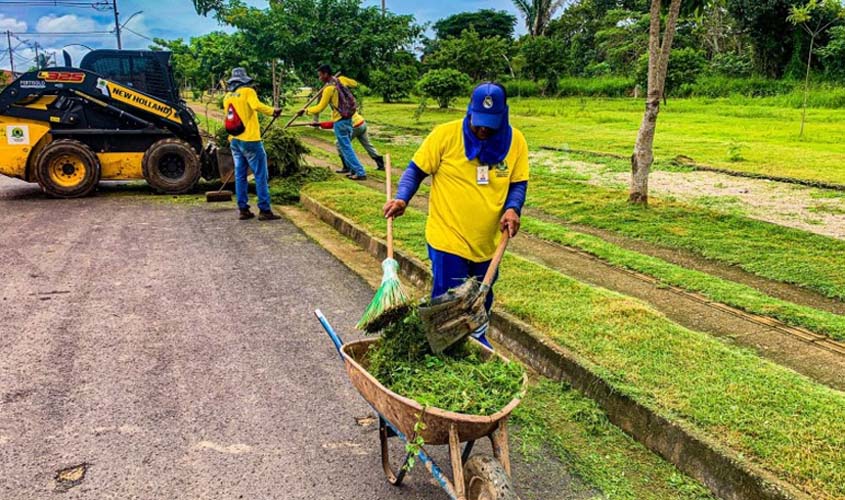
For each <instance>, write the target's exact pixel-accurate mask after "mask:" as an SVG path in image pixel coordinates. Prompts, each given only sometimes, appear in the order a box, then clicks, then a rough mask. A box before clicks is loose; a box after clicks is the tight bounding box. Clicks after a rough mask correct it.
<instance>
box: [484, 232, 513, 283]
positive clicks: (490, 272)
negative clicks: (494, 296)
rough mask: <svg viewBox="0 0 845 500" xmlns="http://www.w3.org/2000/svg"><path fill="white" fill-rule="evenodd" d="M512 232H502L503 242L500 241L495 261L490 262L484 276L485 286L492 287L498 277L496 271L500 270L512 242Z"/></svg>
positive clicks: (494, 256) (494, 255) (494, 257)
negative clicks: (509, 242)
mask: <svg viewBox="0 0 845 500" xmlns="http://www.w3.org/2000/svg"><path fill="white" fill-rule="evenodd" d="M510 238H511V235H510V232H509V231H508V230H507V229H505V230H504V231H502V240H501V241H499V246H498V247H497V248H496V253H494V254H493V260H491V261H490V267H488V268H487V274H485V275H484V281H482V282H481V283H482V284H483V285H487V286H490V285H491V284H493V278H495V277H496V271H497V270H498V269H499V264H501V263H502V257H504V255H505V249H506V248H508V240H510Z"/></svg>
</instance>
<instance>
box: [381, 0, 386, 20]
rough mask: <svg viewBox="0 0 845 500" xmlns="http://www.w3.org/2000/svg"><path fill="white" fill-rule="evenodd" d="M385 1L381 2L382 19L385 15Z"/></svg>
mask: <svg viewBox="0 0 845 500" xmlns="http://www.w3.org/2000/svg"><path fill="white" fill-rule="evenodd" d="M386 4H387V0H381V15H382V17H384V16H385V15H387V5H386Z"/></svg>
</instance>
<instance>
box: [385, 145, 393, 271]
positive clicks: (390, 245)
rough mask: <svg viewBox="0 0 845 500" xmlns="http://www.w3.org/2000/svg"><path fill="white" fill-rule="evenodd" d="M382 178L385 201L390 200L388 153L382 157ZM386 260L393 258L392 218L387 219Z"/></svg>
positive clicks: (390, 186) (391, 186)
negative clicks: (385, 192)
mask: <svg viewBox="0 0 845 500" xmlns="http://www.w3.org/2000/svg"><path fill="white" fill-rule="evenodd" d="M384 178H385V191H387V201H388V202H389V201H390V200H391V191H392V188H393V184H392V182H391V180H390V153H387V154H385V155H384ZM387 258H388V259H392V258H393V217H388V218H387Z"/></svg>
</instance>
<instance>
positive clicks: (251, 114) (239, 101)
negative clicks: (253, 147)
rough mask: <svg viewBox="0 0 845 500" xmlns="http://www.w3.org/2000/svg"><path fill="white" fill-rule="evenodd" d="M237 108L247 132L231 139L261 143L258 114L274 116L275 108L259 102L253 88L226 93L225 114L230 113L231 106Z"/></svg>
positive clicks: (241, 88) (224, 101) (242, 88)
mask: <svg viewBox="0 0 845 500" xmlns="http://www.w3.org/2000/svg"><path fill="white" fill-rule="evenodd" d="M230 103H231V104H233V105H234V106H235V111H236V112H237V113H238V116H240V117H241V121H243V123H244V126H245V127H246V130H244V133H243V134H241V135H239V136H234V137H230V139H232V138H234V139H238V140H240V141H249V142H251V141H260V140H261V124H260V123H258V113H262V114H265V115H272V114H273V107H272V106H268V105H266V104H264V103H262V102H261V101H259V100H258V94H256V93H255V89H254V88H252V87H240V88H237V89H235V90H234V91H233V92H228V93H226V96H225V97H224V98H223V112H224V113H228V112H229V104H230Z"/></svg>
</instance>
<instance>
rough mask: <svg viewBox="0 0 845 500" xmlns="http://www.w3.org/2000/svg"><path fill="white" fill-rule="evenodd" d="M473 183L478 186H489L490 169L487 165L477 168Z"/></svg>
mask: <svg viewBox="0 0 845 500" xmlns="http://www.w3.org/2000/svg"><path fill="white" fill-rule="evenodd" d="M475 183H476V184H478V185H479V186H486V185H487V184H490V167H489V166H488V165H480V166H479V167H478V169H477V170H476V174H475Z"/></svg>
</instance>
